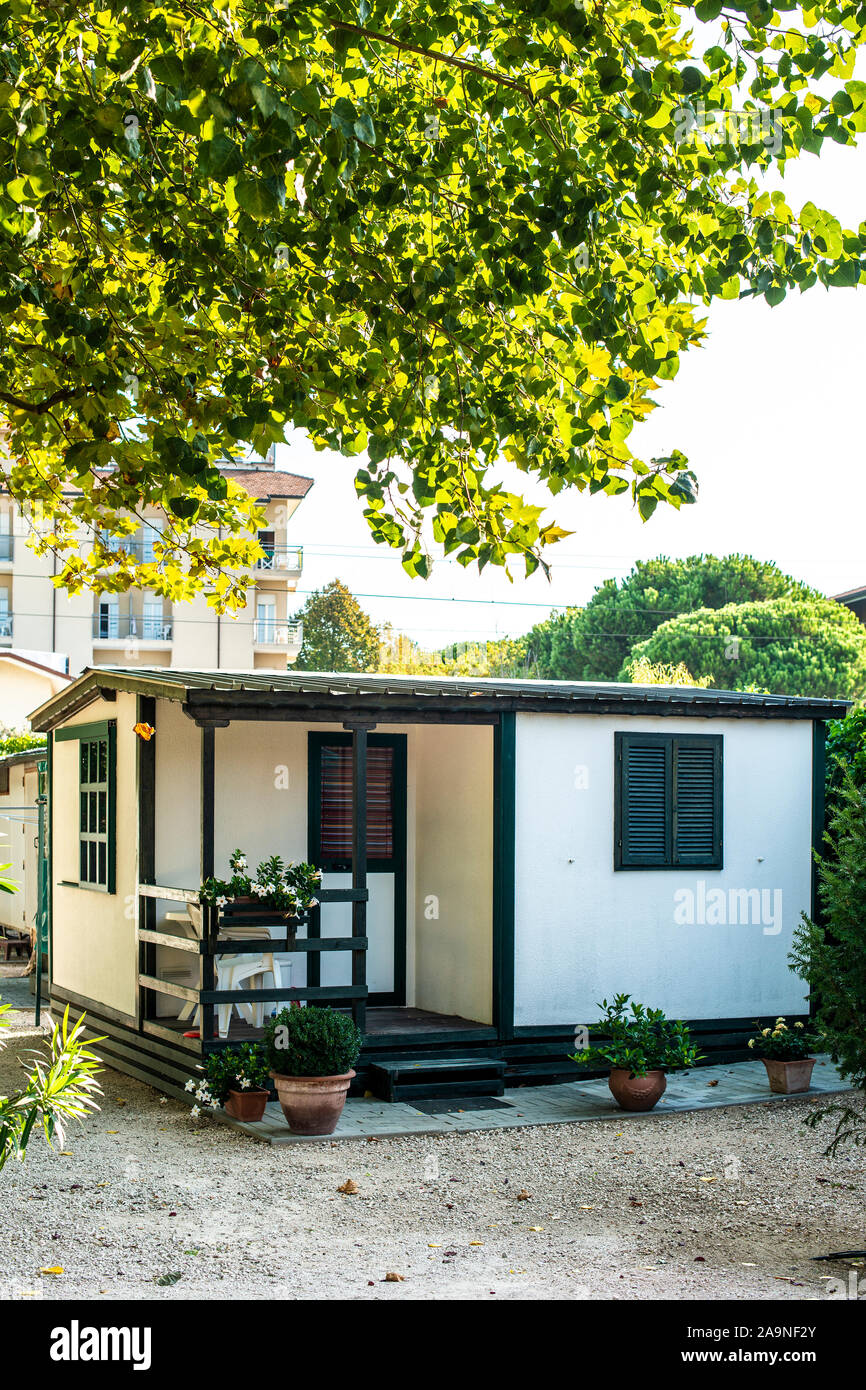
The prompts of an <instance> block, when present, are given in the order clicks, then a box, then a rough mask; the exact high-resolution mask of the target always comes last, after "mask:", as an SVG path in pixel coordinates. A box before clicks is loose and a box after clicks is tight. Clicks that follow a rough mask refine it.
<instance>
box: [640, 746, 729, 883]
mask: <svg viewBox="0 0 866 1390" xmlns="http://www.w3.org/2000/svg"><path fill="white" fill-rule="evenodd" d="M615 758H616V761H615V768H616V775H615V788H614V807H615V811H614V868H616V869H675V868H686V867H689V868H695V869H720V868H721V867H722V736H721V734H617V735H616V736H615Z"/></svg>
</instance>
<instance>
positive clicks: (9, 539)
mask: <svg viewBox="0 0 866 1390" xmlns="http://www.w3.org/2000/svg"><path fill="white" fill-rule="evenodd" d="M14 555H15V537H14V536H10V535H9V534H8V533H7V532H6V531H3V532H2V533H0V560H11V559H13V558H14Z"/></svg>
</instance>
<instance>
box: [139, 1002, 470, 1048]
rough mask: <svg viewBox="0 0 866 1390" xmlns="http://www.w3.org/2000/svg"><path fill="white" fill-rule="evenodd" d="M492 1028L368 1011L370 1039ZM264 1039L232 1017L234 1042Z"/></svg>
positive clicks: (425, 1012)
mask: <svg viewBox="0 0 866 1390" xmlns="http://www.w3.org/2000/svg"><path fill="white" fill-rule="evenodd" d="M159 1022H160V1023H161V1024H162V1025H163V1026H164V1027H166V1028H171V1029H172V1030H174V1031H176V1032H178V1033H185V1032H188V1031H190V1030H191V1029H192V1028H193V1027H194V1025H193V1024H192V1023H190V1022H189V1020H187V1021H186V1022H184V1023H181V1022H180V1021H179V1020H178V1019H176V1018H161V1019H159ZM488 1027H489V1025H488V1024H486V1023H479V1022H478V1020H477V1019H472V1018H461V1017H460V1016H459V1015H458V1014H437V1013H433V1012H431V1010H429V1009H414V1008H409V1007H407V1006H402V1007H400V1006H385V1005H374V1006H373V1007H372V1008H369V1009H368V1010H367V1028H366V1032H367V1037H368V1038H388V1037H397V1036H400V1037H403V1036H405V1034H407V1033H411V1034H417V1035H418V1036H435V1035H436V1034H437V1033H455V1032H465V1031H475V1030H477V1029H487V1028H488ZM491 1031H492V1030H491ZM261 1036H262V1030H261V1028H252V1027H250V1025H249V1024H248V1023H246V1022H245V1021H244V1020H243V1019H242V1018H239V1017H238V1015H237V1014H236V1013H234V1014H232V1021H231V1026H230V1028H229V1041H230V1042H252V1041H254V1040H255V1039H257V1038H260V1037H261Z"/></svg>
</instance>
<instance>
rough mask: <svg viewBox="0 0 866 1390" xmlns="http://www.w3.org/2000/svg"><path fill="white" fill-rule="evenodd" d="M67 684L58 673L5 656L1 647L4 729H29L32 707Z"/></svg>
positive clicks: (0, 703) (1, 721)
mask: <svg viewBox="0 0 866 1390" xmlns="http://www.w3.org/2000/svg"><path fill="white" fill-rule="evenodd" d="M66 684H68V682H67V681H66V679H65V678H64V677H63V676H61V675H60V674H59V672H58V673H57V674H53V673H52V672H50V671H43V670H40V668H39V667H38V666H30V665H25V664H24V663H23V662H20V661H15V660H13V659H12V658H11V657H9V656H4V653H3V652H2V650H0V725H3V726H4V727H5V728H7V729H28V728H29V727H30V720H29V717H28V716H29V715H30V712H31V710H34V709H36V708H37V707H38V706H39V705H42V704H44V703H45V701H46V700H50V698H51V696H52V695H54V694H56V692H57V691H58V690H60V689H61V687H62V686H64V685H66Z"/></svg>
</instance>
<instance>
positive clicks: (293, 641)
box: [0, 457, 313, 676]
mask: <svg viewBox="0 0 866 1390" xmlns="http://www.w3.org/2000/svg"><path fill="white" fill-rule="evenodd" d="M223 471H224V472H225V474H226V476H227V477H230V478H231V479H232V480H233V481H234V482H236V483H239V484H240V486H241V487H243V488H245V489H246V491H247V492H248V493H250V495H251V496H253V497H255V498H256V500H257V501H258V502H259V504H260V506H261V509H262V510H263V511H264V513H265V515H266V518H267V523H266V528H265V529H264V530H262V531H260V532H259V542H260V544H261V546H262V549H263V551H264V557H263V558H262V559H261V560H260V561H259V563H258V564H257V566H256V568H255V570H254V571H253V572H251V574H250V584H249V589H248V591H247V603H246V606H245V607H244V608H242V609H240V610H238V612H237V613H236V614H233V615H232V616H219V615H218V614H216V613H215V612H214V610H213V609H212V608H209V607H208V605H207V603H206V601H205V599H204V597H203V596H201V595H199V596H198V597H196V598H195V599H193V600H192V601H190V602H183V603H171V602H169V601H168V600H166V599H163V598H162V597H161V596H160V595H158V594H154V593H148V592H146V591H144V590H140V589H133V590H130V591H128V592H127V593H123V594H114V593H109V592H105V593H94V592H92V591H89V590H88V591H86V592H84V593H82V594H68V593H67V592H66V590H65V589H58V588H56V587H55V586H54V583H53V576H54V574H56V572H57V569H58V568H59V566H58V562H57V560H56V558H55V557H53V556H51V555H45V556H38V555H35V554H34V553H33V551H32V550H31V549H30V547H29V546H28V545H27V544H26V537H27V535H28V533H29V529H30V527H29V522H28V521H27V520H26V519H25V518H24V517H22V516H21V515H20V513H19V512H18V510H17V508H16V507H15V504H14V503H13V501H12V499H11V498H10V497H9V496H8V495H5V496H4V495H0V648H4V647H5V648H14V649H15V650H16V651H18V652H24V653H25V654H26V655H28V656H31V657H38V656H39V655H40V654H43V655H44V654H46V653H49V652H50V653H55V654H58V655H60V656H65V657H66V664H65V669H66V670H67V671H68V673H69V674H70V675H71V676H76V675H78V674H80V672H81V671H83V670H84V668H85V667H86V666H100V665H105V666H135V665H141V666H147V667H153V666H169V667H178V668H183V669H187V668H190V667H193V668H194V667H202V666H204V667H209V668H216V669H220V668H222V669H234V670H246V671H250V670H255V669H266V670H275V671H285V669H286V667H287V666H289V665H291V664H292V662H294V661H295V660H296V659H297V656H298V652H299V651H300V648H301V640H302V636H303V634H302V630H301V624H300V623H299V622H298V621H297V619H296V618H295V616H294V614H295V611H296V608H297V606H298V605H297V601H296V600H295V599H294V597H293V595H294V593H295V590H296V589H297V586H298V582H299V580H300V578H301V574H302V572H303V559H304V556H303V547H302V546H301V545H298V544H293V543H292V541H291V536H290V527H289V522H290V520H291V517H292V516H293V515H294V512H295V511H296V510H297V508H298V507H299V506H300V503H301V502H302V501H303V499H304V497H305V496H306V494H307V493H308V492H309V490H310V488H311V487H312V485H313V481H312V479H311V478H304V477H301V476H299V475H298V474H295V473H287V472H284V471H282V470H280V469H277V468H276V467H275V464H274V460H273V458H272V457H271V458H268V459H267V460H264V461H261V462H254V463H250V464H249V465H247V466H246V467H243V468H238V467H226V468H225V469H224V470H223ZM161 526H162V517H161V515H160V514H159V513H158V512H157V511H156V510H155V509H154V508H146V509H144V510H143V512H142V514H141V518H140V525H139V530H138V532H137V534H136V535H135V536H133V537H129V538H124V539H123V540H117V541H116V542H115V544H116V547H117V548H118V549H121V548H123V549H126V550H128V551H133V552H134V554H135V556H136V558H137V559H139V560H140V561H142V562H145V563H146V562H148V561H152V560H153V559H154V558H155V557H154V546H155V545H156V544H157V543H158V542H159V537H160V531H161ZM88 543H92V537H91V538H89V539H88V537H86V536H85V537H82V545H85V546H86V545H87V544H88Z"/></svg>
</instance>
